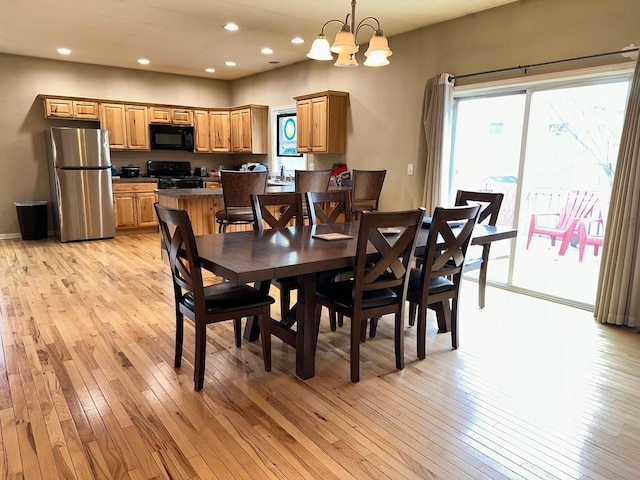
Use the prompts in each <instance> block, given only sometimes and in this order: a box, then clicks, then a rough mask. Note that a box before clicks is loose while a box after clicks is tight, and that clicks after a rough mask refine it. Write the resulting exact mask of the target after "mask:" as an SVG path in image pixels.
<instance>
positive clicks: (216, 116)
mask: <svg viewBox="0 0 640 480" xmlns="http://www.w3.org/2000/svg"><path fill="white" fill-rule="evenodd" d="M209 126H210V132H211V151H212V152H214V153H229V152H230V151H231V116H230V113H229V111H228V110H216V111H210V112H209Z"/></svg>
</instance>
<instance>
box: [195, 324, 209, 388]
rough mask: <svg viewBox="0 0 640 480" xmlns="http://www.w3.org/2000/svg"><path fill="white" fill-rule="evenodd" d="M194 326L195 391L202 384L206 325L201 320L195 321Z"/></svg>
mask: <svg viewBox="0 0 640 480" xmlns="http://www.w3.org/2000/svg"><path fill="white" fill-rule="evenodd" d="M195 327H196V351H195V358H194V361H193V389H194V390H195V391H196V392H199V391H200V390H202V387H203V386H204V370H205V368H204V367H205V360H206V348H207V325H206V324H205V323H202V322H198V321H196V322H195Z"/></svg>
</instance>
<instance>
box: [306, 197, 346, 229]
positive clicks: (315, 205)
mask: <svg viewBox="0 0 640 480" xmlns="http://www.w3.org/2000/svg"><path fill="white" fill-rule="evenodd" d="M305 200H306V201H305V205H306V207H307V210H308V212H309V224H310V225H316V224H321V223H337V222H350V221H351V194H350V193H349V191H348V190H332V191H330V192H313V191H308V192H306V193H305Z"/></svg>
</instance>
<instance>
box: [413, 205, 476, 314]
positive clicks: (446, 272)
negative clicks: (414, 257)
mask: <svg viewBox="0 0 640 480" xmlns="http://www.w3.org/2000/svg"><path fill="white" fill-rule="evenodd" d="M479 210H480V205H471V206H459V207H449V208H443V207H436V209H435V211H434V213H433V217H432V219H431V225H430V227H429V235H428V237H427V244H426V246H425V254H424V258H423V263H422V276H421V283H420V292H421V300H422V301H423V302H424V301H426V300H427V297H428V295H429V284H430V282H431V280H432V279H434V278H436V277H449V278H452V281H453V284H454V285H455V288H458V286H459V285H460V279H461V278H462V268H463V267H464V261H465V257H466V255H467V249H468V247H469V245H470V244H471V238H472V234H473V227H475V225H476V222H477V219H478V212H479ZM448 222H452V225H453V224H454V223H455V225H456V226H452V225H450V224H449V223H448ZM460 222H463V223H462V226H461V227H458V226H457V225H460Z"/></svg>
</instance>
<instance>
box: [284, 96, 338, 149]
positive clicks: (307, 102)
mask: <svg viewBox="0 0 640 480" xmlns="http://www.w3.org/2000/svg"><path fill="white" fill-rule="evenodd" d="M348 99H349V93H348V92H338V91H335V90H328V91H325V92H318V93H312V94H308V95H301V96H298V97H294V100H295V101H296V116H297V120H298V132H297V142H298V152H300V153H314V154H315V153H345V152H346V143H347V142H346V140H347V101H348Z"/></svg>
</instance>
